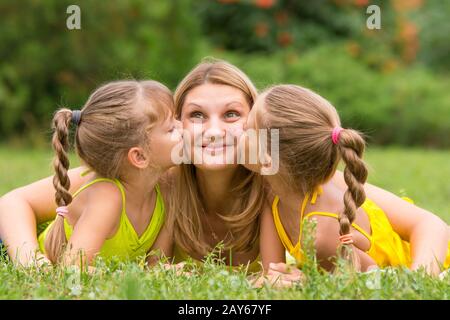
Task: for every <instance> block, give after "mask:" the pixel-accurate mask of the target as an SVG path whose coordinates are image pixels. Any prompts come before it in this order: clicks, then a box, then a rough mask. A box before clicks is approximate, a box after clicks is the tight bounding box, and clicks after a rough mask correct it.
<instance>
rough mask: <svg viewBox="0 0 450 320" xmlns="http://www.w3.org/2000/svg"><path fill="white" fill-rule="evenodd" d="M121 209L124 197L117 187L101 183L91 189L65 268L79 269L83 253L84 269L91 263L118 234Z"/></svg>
mask: <svg viewBox="0 0 450 320" xmlns="http://www.w3.org/2000/svg"><path fill="white" fill-rule="evenodd" d="M122 206H123V203H122V194H121V192H120V190H119V189H118V188H117V186H116V185H115V184H112V183H110V182H99V183H96V184H94V185H92V186H91V187H89V190H88V196H87V199H86V203H85V204H84V210H83V213H82V214H81V216H80V217H79V219H78V221H77V222H76V225H75V226H74V228H73V232H72V235H71V237H70V239H69V241H68V246H67V247H68V248H69V250H68V251H67V252H65V254H64V264H65V265H80V252H82V253H83V266H87V265H89V264H90V263H91V261H92V259H93V258H94V257H95V255H96V254H98V253H99V252H100V249H101V247H102V245H103V243H104V242H105V240H106V239H109V238H112V237H113V236H114V234H115V233H116V231H117V228H118V226H119V223H120V215H121V213H122ZM69 214H70V213H69Z"/></svg>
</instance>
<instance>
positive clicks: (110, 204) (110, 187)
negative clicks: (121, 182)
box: [83, 181, 124, 215]
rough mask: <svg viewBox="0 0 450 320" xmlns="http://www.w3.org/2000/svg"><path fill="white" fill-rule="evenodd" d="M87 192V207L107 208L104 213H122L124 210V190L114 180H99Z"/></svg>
mask: <svg viewBox="0 0 450 320" xmlns="http://www.w3.org/2000/svg"><path fill="white" fill-rule="evenodd" d="M83 193H85V197H84V199H85V201H86V203H85V204H84V205H85V207H88V208H89V207H94V208H96V209H97V210H95V211H98V210H99V209H105V210H104V211H103V213H104V214H110V215H120V213H121V212H122V206H123V205H124V204H123V203H122V192H121V191H120V189H119V187H118V186H117V185H116V184H115V183H112V182H108V181H99V182H96V183H94V184H92V185H91V186H89V187H88V188H87V189H86V190H84V191H83Z"/></svg>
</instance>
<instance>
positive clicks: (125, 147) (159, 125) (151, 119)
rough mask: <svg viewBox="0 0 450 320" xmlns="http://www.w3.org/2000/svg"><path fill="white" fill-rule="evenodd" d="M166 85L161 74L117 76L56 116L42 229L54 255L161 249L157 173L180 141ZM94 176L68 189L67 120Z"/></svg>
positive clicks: (71, 258) (56, 259) (65, 258)
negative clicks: (47, 214) (155, 77)
mask: <svg viewBox="0 0 450 320" xmlns="http://www.w3.org/2000/svg"><path fill="white" fill-rule="evenodd" d="M178 124H179V123H178V121H176V120H175V119H174V117H173V99H172V94H171V92H170V91H169V89H168V88H166V87H165V86H164V85H162V84H160V83H158V82H156V81H117V82H112V83H109V84H106V85H103V86H102V87H100V88H98V89H97V90H96V91H95V92H94V93H93V94H92V95H91V96H90V97H89V99H88V101H87V102H86V104H85V105H84V107H83V109H82V110H74V111H72V110H69V109H65V108H64V109H60V110H58V111H57V112H56V113H55V115H54V117H53V129H54V134H53V140H52V145H53V148H54V150H55V154H56V156H55V158H54V161H53V165H54V168H55V175H54V178H53V185H54V187H55V190H56V194H55V199H56V205H57V209H56V217H55V218H54V220H53V221H52V222H51V223H50V225H49V226H48V227H47V229H45V230H44V232H42V233H41V234H40V235H39V237H38V242H39V248H40V251H41V252H42V253H43V254H45V256H46V258H48V259H49V260H50V261H51V262H52V263H64V264H74V263H77V264H79V263H80V254H81V258H82V259H83V260H82V261H83V264H84V263H90V262H92V259H93V258H94V257H95V256H96V255H100V256H102V257H103V258H106V259H108V258H111V257H112V256H116V257H118V258H119V259H120V260H125V259H134V258H137V257H140V256H145V255H146V254H147V253H148V252H149V251H150V249H152V248H153V249H155V248H158V249H161V250H162V251H164V241H163V239H164V233H161V237H159V238H158V239H157V237H158V235H159V234H160V230H161V229H162V227H163V223H164V220H165V214H164V212H165V208H164V202H163V198H162V192H161V190H160V187H159V184H158V180H159V179H160V177H161V176H162V175H163V173H164V172H165V171H167V169H168V168H170V167H171V166H173V163H172V160H171V151H172V148H173V147H174V146H175V145H176V144H177V143H179V142H180V141H182V137H181V134H180V132H178ZM71 126H74V129H75V133H74V135H75V150H76V153H77V155H78V156H79V158H80V159H81V161H82V162H83V164H84V165H85V166H86V167H88V168H89V169H90V170H89V172H90V175H91V176H92V177H91V178H90V179H89V180H90V181H89V182H88V183H86V184H85V185H84V186H82V187H81V188H79V189H78V190H77V191H75V192H74V193H71V192H69V190H70V180H69V178H68V174H67V171H68V169H69V158H68V155H67V152H68V150H69V128H70V127H71Z"/></svg>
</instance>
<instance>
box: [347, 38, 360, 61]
mask: <svg viewBox="0 0 450 320" xmlns="http://www.w3.org/2000/svg"><path fill="white" fill-rule="evenodd" d="M346 49H347V52H348V53H349V54H350V55H351V56H352V57H354V58H355V57H357V56H359V54H360V53H361V46H360V45H359V44H358V43H356V42H354V41H351V42H348V43H347V44H346Z"/></svg>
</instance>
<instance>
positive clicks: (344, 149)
mask: <svg viewBox="0 0 450 320" xmlns="http://www.w3.org/2000/svg"><path fill="white" fill-rule="evenodd" d="M364 146H365V142H364V139H363V138H362V137H361V135H360V134H359V133H358V132H357V131H355V130H351V129H346V130H344V131H343V132H342V134H341V137H340V141H339V144H338V147H339V151H340V154H341V157H342V159H343V160H344V162H345V169H344V179H345V183H346V184H347V187H348V189H347V190H346V191H345V193H344V210H343V211H342V212H340V214H339V219H338V220H339V227H340V228H339V233H340V235H341V236H342V235H346V234H349V233H350V227H351V224H352V223H353V221H354V220H355V216H356V210H357V209H358V208H359V207H360V206H361V205H362V204H363V203H364V201H365V199H366V194H365V192H364V183H365V182H366V180H367V174H368V171H367V167H366V165H365V163H364V161H363V160H362V156H363V153H364ZM351 245H352V244H348V245H343V246H342V247H343V248H342V249H343V250H344V252H342V254H343V256H344V257H345V258H347V259H349V260H350V261H351V262H352V264H353V265H354V266H358V265H359V261H358V259H357V256H356V253H355V252H353V253H352V254H351V256H349V255H348V250H345V249H349V248H350V247H351ZM345 247H346V248H345Z"/></svg>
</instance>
